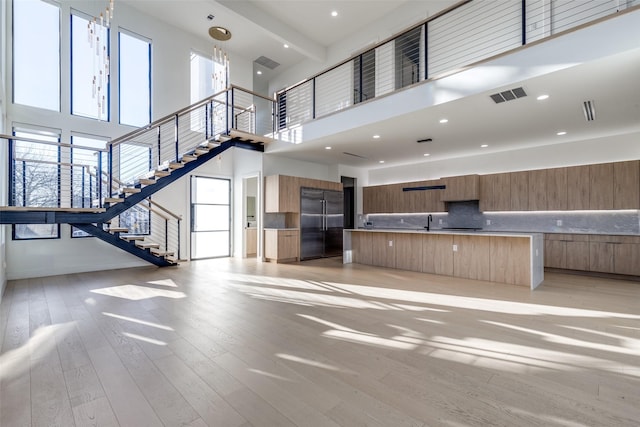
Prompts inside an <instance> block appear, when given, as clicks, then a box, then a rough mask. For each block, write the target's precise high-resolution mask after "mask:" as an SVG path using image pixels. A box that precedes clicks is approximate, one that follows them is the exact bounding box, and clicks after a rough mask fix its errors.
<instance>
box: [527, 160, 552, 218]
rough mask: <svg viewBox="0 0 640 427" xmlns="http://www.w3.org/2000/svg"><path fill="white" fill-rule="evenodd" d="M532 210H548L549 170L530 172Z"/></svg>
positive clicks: (530, 208) (530, 203) (529, 207)
mask: <svg viewBox="0 0 640 427" xmlns="http://www.w3.org/2000/svg"><path fill="white" fill-rule="evenodd" d="M528 175H529V176H528V180H529V191H528V193H529V203H528V208H527V209H528V210H530V211H545V210H547V209H548V208H547V204H548V203H547V170H546V169H540V170H532V171H529V172H528Z"/></svg>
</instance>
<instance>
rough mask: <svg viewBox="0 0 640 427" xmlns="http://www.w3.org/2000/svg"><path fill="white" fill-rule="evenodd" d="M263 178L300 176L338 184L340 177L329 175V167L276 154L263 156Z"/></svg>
mask: <svg viewBox="0 0 640 427" xmlns="http://www.w3.org/2000/svg"><path fill="white" fill-rule="evenodd" d="M263 173H264V176H269V175H289V176H302V177H305V178H313V179H322V180H325V181H336V182H340V177H339V176H337V177H336V175H335V174H333V175H332V174H331V173H330V166H328V165H324V164H319V163H311V162H305V161H302V160H296V159H291V158H288V157H283V156H280V155H276V154H267V153H265V155H264V160H263Z"/></svg>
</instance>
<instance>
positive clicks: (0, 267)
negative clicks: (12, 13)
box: [0, 1, 9, 302]
mask: <svg viewBox="0 0 640 427" xmlns="http://www.w3.org/2000/svg"><path fill="white" fill-rule="evenodd" d="M6 23H7V2H5V1H3V2H1V3H0V24H2V25H1V27H0V58H6V51H7V34H6V31H7V25H6ZM6 71H7V61H0V133H6V130H5V123H6V106H7V96H6V93H7V92H6V90H5V76H6V75H7V74H6ZM6 164H7V141H5V140H3V139H0V206H6V205H7V182H8V180H7V167H6V166H5V165H6ZM8 229H9V226H8V225H0V302H1V301H2V294H3V293H4V288H5V285H6V283H7V268H6V261H7V259H6V239H7V237H6V236H7V234H6V233H7V230H8Z"/></svg>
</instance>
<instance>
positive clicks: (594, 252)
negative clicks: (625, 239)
mask: <svg viewBox="0 0 640 427" xmlns="http://www.w3.org/2000/svg"><path fill="white" fill-rule="evenodd" d="M615 245H616V242H615V239H612V238H611V237H610V236H606V235H591V236H589V271H598V272H601V273H614V272H615V264H614V255H615Z"/></svg>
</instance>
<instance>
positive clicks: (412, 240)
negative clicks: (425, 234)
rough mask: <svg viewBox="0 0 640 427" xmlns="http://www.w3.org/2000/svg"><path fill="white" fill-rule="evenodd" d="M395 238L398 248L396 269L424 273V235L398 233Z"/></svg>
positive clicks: (396, 251)
mask: <svg viewBox="0 0 640 427" xmlns="http://www.w3.org/2000/svg"><path fill="white" fill-rule="evenodd" d="M394 238H395V241H394V245H395V248H396V250H395V255H396V261H395V263H396V266H395V268H397V269H400V270H410V271H422V235H420V234H409V233H407V234H401V233H397V234H395V235H394ZM387 244H388V242H387Z"/></svg>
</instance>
